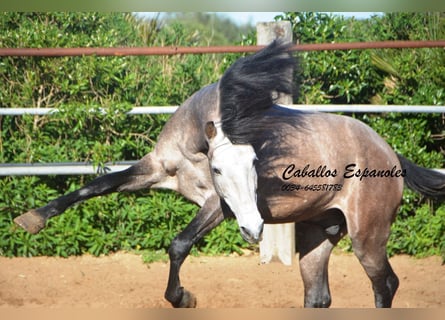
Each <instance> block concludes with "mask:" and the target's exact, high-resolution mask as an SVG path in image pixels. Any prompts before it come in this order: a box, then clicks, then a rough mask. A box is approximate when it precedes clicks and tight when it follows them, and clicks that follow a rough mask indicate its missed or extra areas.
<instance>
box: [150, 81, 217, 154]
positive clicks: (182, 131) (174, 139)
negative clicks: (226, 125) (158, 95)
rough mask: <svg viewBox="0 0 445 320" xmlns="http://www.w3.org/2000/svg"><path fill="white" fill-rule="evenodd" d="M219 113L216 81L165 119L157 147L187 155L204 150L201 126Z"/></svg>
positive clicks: (205, 146) (215, 117)
mask: <svg viewBox="0 0 445 320" xmlns="http://www.w3.org/2000/svg"><path fill="white" fill-rule="evenodd" d="M218 117H219V115H218V95H217V86H216V84H212V85H209V86H207V87H204V88H202V89H201V90H199V91H198V92H196V93H195V94H193V95H192V96H191V97H190V98H189V99H187V100H186V101H185V102H184V103H183V104H182V105H181V106H180V107H179V108H178V110H177V111H176V112H175V113H174V114H173V115H172V117H171V118H170V119H169V120H168V121H167V123H166V124H165V126H164V128H163V130H162V131H161V134H160V136H159V139H158V142H157V145H156V149H158V150H159V151H161V150H165V151H167V150H168V152H172V151H173V150H172V149H177V151H179V152H181V153H182V154H183V155H184V156H185V157H187V158H193V157H195V156H197V157H198V158H199V159H201V158H202V154H203V153H205V152H207V142H206V140H205V134H204V126H205V124H206V123H207V122H208V121H215V120H218V119H219V118H218Z"/></svg>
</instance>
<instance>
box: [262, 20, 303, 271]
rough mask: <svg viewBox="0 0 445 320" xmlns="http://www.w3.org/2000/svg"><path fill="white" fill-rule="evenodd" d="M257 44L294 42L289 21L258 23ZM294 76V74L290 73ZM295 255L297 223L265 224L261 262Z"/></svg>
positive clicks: (284, 99)
mask: <svg viewBox="0 0 445 320" xmlns="http://www.w3.org/2000/svg"><path fill="white" fill-rule="evenodd" d="M256 28H257V44H258V45H268V44H269V43H271V42H272V41H273V40H275V39H282V40H284V41H285V42H292V28H291V24H290V22H289V21H279V22H259V23H257V26H256ZM289 76H292V75H289ZM278 103H280V104H284V105H290V104H292V97H291V96H290V95H280V98H279V101H278ZM294 256H295V224H294V223H286V224H266V225H264V231H263V240H262V241H261V242H260V259H261V263H269V262H270V261H271V260H272V259H273V258H274V257H278V259H279V260H280V261H281V262H282V263H283V264H285V265H291V264H292V261H293V258H294Z"/></svg>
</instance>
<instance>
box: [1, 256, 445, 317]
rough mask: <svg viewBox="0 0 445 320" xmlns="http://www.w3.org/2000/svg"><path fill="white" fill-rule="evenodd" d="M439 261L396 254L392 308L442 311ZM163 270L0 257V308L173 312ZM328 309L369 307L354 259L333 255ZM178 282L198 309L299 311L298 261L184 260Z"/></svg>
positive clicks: (131, 262)
mask: <svg viewBox="0 0 445 320" xmlns="http://www.w3.org/2000/svg"><path fill="white" fill-rule="evenodd" d="M441 262H442V261H441V259H440V257H430V258H426V259H415V258H411V257H408V256H396V257H393V258H392V259H391V264H392V266H393V268H394V270H395V272H396V273H397V274H398V276H399V279H400V287H399V291H398V293H397V295H396V297H395V299H394V307H400V308H415V307H420V308H430V307H442V308H443V307H445V265H442V263H441ZM168 269H169V267H168V264H167V263H164V262H156V263H152V264H144V263H143V262H142V259H141V257H140V256H138V255H135V254H129V253H123V252H121V253H116V254H113V255H110V256H105V257H99V258H96V257H92V256H88V255H86V256H81V257H70V258H68V259H64V258H51V257H36V258H13V259H10V258H4V257H0V308H10V307H45V308H66V307H69V308H71V307H75V308H77V307H81V308H85V307H88V308H90V307H97V308H120V307H123V308H170V304H169V303H168V302H167V301H166V300H164V298H163V296H164V290H165V287H166V283H167V277H168ZM329 272H330V285H331V293H332V297H333V302H332V307H337V308H338V307H340V308H350V307H356V308H357V307H358V308H362V307H373V303H374V302H373V293H372V290H371V285H370V282H369V280H368V278H367V277H366V275H365V273H364V271H363V269H362V267H361V266H360V264H359V263H358V261H357V259H356V258H355V257H354V256H353V255H351V254H345V253H334V254H333V255H332V258H331V261H330V269H329ZM181 279H182V284H183V286H184V287H186V288H187V289H189V290H190V291H191V292H193V293H194V294H195V295H196V296H197V299H198V307H199V308H245V307H248V308H293V307H295V308H300V307H302V304H303V284H302V281H301V277H300V272H299V268H298V261H297V260H295V261H294V264H293V266H284V265H282V264H281V263H279V262H272V263H270V264H267V265H261V264H259V257H258V255H257V254H255V253H250V254H247V255H244V256H230V257H202V256H201V257H189V258H188V259H187V260H186V262H185V263H184V265H183V269H182V272H181Z"/></svg>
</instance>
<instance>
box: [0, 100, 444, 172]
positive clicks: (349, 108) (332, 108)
mask: <svg viewBox="0 0 445 320" xmlns="http://www.w3.org/2000/svg"><path fill="white" fill-rule="evenodd" d="M284 107H288V108H291V109H295V110H306V111H320V112H354V113H386V112H403V113H445V106H395V105H296V104H294V105H289V106H284ZM177 108H178V107H177V106H147V107H134V108H133V109H132V110H130V111H129V112H128V114H130V115H137V114H162V113H174V112H175V111H176V110H177ZM55 112H57V109H53V108H0V116H22V115H25V114H27V115H40V116H42V115H51V114H52V113H55ZM136 162H137V161H136V160H134V161H121V162H116V163H106V164H105V165H104V166H103V167H97V166H94V165H93V164H92V163H85V162H66V163H32V164H30V163H16V164H13V163H6V164H0V176H26V175H84V174H85V175H86V174H103V173H110V172H116V171H120V170H124V169H126V168H128V167H129V166H131V165H133V164H134V163H136ZM437 170H439V171H441V172H444V173H445V170H444V169H437Z"/></svg>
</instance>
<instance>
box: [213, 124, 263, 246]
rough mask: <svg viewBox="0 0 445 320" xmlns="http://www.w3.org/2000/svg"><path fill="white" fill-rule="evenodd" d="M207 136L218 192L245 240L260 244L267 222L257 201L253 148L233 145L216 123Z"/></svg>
mask: <svg viewBox="0 0 445 320" xmlns="http://www.w3.org/2000/svg"><path fill="white" fill-rule="evenodd" d="M206 136H207V138H208V142H209V153H208V156H209V160H210V167H211V173H212V178H213V183H214V185H215V189H216V192H217V193H218V195H219V196H220V197H221V198H222V199H224V201H225V202H226V203H227V205H228V206H229V207H230V209H231V210H232V212H233V213H234V214H235V217H236V219H237V221H238V225H239V227H240V231H241V235H242V236H243V238H244V239H245V240H246V241H249V242H258V241H260V240H261V235H262V231H263V223H264V221H263V219H262V218H261V215H260V213H259V211H258V207H257V202H256V200H257V194H256V189H257V173H256V169H255V164H254V162H255V160H256V154H255V151H254V149H253V147H252V146H251V145H248V144H232V143H231V142H230V140H229V139H228V138H227V137H226V136H225V135H224V133H223V132H222V129H221V126H220V124H216V125H215V123H213V122H209V123H208V124H207V127H206Z"/></svg>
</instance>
